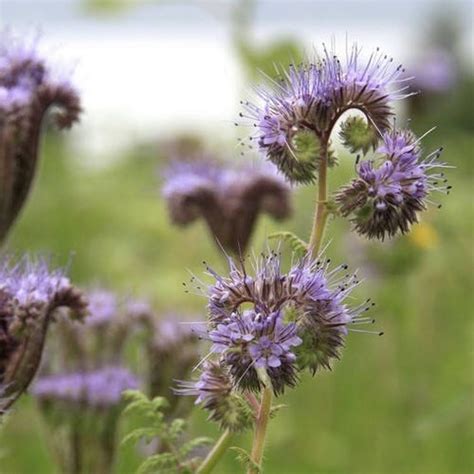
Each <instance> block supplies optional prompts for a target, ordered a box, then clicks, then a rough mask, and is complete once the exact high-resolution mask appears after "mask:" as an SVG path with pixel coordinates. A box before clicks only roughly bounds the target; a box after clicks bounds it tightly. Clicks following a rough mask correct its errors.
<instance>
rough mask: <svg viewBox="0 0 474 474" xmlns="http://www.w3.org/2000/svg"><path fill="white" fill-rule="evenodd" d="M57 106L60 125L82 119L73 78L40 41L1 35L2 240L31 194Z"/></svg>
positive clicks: (0, 213) (57, 120) (0, 202)
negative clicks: (47, 123)
mask: <svg viewBox="0 0 474 474" xmlns="http://www.w3.org/2000/svg"><path fill="white" fill-rule="evenodd" d="M53 107H54V112H53V120H54V123H55V124H56V126H57V127H58V128H59V129H66V128H70V127H71V126H72V125H73V123H74V122H76V121H77V120H78V118H79V114H80V111H81V107H80V99H79V95H78V93H77V91H76V90H75V88H74V87H73V86H72V85H71V83H70V81H69V79H68V78H67V77H64V75H61V74H60V73H59V72H55V70H54V68H53V67H52V66H51V65H50V64H48V61H46V60H45V59H43V58H42V57H41V55H40V54H39V52H38V51H37V47H36V45H34V44H33V45H28V44H26V43H24V42H21V41H19V40H18V39H16V38H14V37H12V36H11V35H8V34H6V33H4V34H2V35H0V176H1V182H0V187H1V189H2V192H1V195H0V240H2V239H3V238H4V237H5V236H6V234H7V232H8V229H9V228H10V227H11V225H12V223H13V222H14V220H15V218H16V217H17V215H18V213H19V212H20V210H21V208H22V206H23V204H24V202H25V200H26V198H27V195H28V192H29V189H30V187H31V183H32V180H33V178H34V175H35V170H36V163H37V161H38V152H39V150H38V147H39V142H40V134H41V128H42V124H43V121H44V118H45V116H46V113H47V111H48V110H49V109H51V108H53Z"/></svg>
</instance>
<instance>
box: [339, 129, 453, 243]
mask: <svg viewBox="0 0 474 474" xmlns="http://www.w3.org/2000/svg"><path fill="white" fill-rule="evenodd" d="M377 151H378V153H380V154H381V158H380V160H379V161H378V162H376V161H373V160H366V161H362V162H361V163H360V164H359V165H358V166H357V175H358V176H357V178H356V179H354V180H353V181H352V182H351V183H350V184H349V185H348V186H344V187H343V188H342V189H341V190H340V191H339V192H338V193H337V195H336V201H337V203H338V204H339V209H340V212H341V214H342V215H343V216H345V217H347V216H350V218H351V221H352V222H353V224H354V228H355V230H356V231H357V232H358V233H359V234H361V235H363V236H366V237H368V238H376V239H380V240H384V239H385V238H386V237H393V236H395V235H396V234H398V233H402V234H404V233H406V232H408V231H409V229H410V226H411V225H412V224H414V223H416V222H418V215H419V213H420V212H422V211H424V210H425V209H426V208H427V203H428V202H429V195H430V193H432V192H433V191H440V192H446V193H447V192H449V189H450V188H451V187H450V186H447V185H446V179H445V178H444V175H443V173H442V172H440V171H438V170H440V169H441V168H444V167H446V165H445V164H444V163H440V162H439V161H438V158H439V156H440V154H441V151H442V150H441V149H438V150H436V151H435V152H433V153H431V154H429V155H428V156H426V157H425V158H423V157H422V150H421V147H420V144H419V140H418V139H417V138H416V137H415V136H414V135H413V133H411V132H410V131H408V130H398V129H394V130H391V131H389V132H386V133H385V134H384V135H383V139H382V144H381V146H380V147H379V148H378V150H377Z"/></svg>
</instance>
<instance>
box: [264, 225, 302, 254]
mask: <svg viewBox="0 0 474 474" xmlns="http://www.w3.org/2000/svg"><path fill="white" fill-rule="evenodd" d="M268 238H269V239H281V240H283V241H284V242H286V243H287V244H288V245H289V246H290V247H291V249H292V250H293V252H294V253H295V255H296V256H297V257H299V258H300V257H304V255H305V254H306V253H307V252H308V244H307V243H306V242H305V241H304V240H302V239H300V238H299V237H298V236H297V235H296V234H294V233H293V232H289V231H282V232H275V233H273V234H270V235H269V236H268Z"/></svg>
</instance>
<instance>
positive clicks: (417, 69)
mask: <svg viewBox="0 0 474 474" xmlns="http://www.w3.org/2000/svg"><path fill="white" fill-rule="evenodd" d="M413 72H414V73H413V75H414V81H413V82H414V85H415V86H416V87H419V88H420V89H421V91H422V92H434V93H443V92H449V91H450V90H451V89H453V87H454V86H455V84H456V81H457V79H458V77H457V76H458V71H457V66H456V62H455V60H454V58H453V56H452V54H450V53H449V51H444V50H442V49H438V50H432V51H428V52H427V53H425V54H424V55H423V56H422V57H420V58H418V60H417V63H416V65H415V66H414V68H413Z"/></svg>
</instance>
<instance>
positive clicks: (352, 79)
mask: <svg viewBox="0 0 474 474" xmlns="http://www.w3.org/2000/svg"><path fill="white" fill-rule="evenodd" d="M403 73H404V69H403V68H402V66H401V65H398V66H397V65H395V64H394V63H393V59H392V58H389V57H387V56H385V55H383V54H382V53H381V52H380V51H379V50H378V49H377V51H375V52H374V53H373V54H372V55H371V56H370V57H369V58H368V60H366V61H364V60H362V59H361V57H360V48H359V47H358V46H357V45H354V46H353V47H352V49H351V50H350V52H348V54H347V58H346V61H345V62H341V61H340V60H339V58H338V57H337V56H336V55H335V54H332V53H331V52H330V51H328V50H327V49H326V47H324V51H323V55H322V57H319V58H317V59H316V61H315V62H314V63H313V64H302V65H299V66H293V65H291V66H290V68H289V70H288V71H282V79H281V81H279V82H274V84H273V86H274V87H273V88H268V87H260V88H259V89H257V93H258V95H259V96H260V98H261V99H262V101H263V104H262V105H255V104H252V103H250V102H245V103H243V106H244V109H245V112H244V113H242V114H241V116H242V117H246V118H248V119H250V120H252V121H253V122H254V126H255V128H256V129H257V131H256V133H255V136H253V137H252V139H256V140H257V141H258V145H259V148H260V150H262V151H263V152H264V153H265V154H266V156H267V158H268V159H269V160H270V161H272V162H273V163H274V164H276V165H277V166H278V168H279V169H280V171H282V172H283V173H284V174H285V175H286V176H287V177H288V179H290V180H291V181H294V182H302V183H305V182H312V181H314V180H315V178H316V170H317V169H318V157H319V154H320V151H321V147H323V146H324V147H327V145H328V142H329V137H330V134H331V131H332V129H333V127H334V125H335V123H336V122H337V120H338V119H339V117H341V115H342V114H343V113H344V112H345V111H346V110H349V109H358V110H360V111H361V112H363V113H364V114H365V116H366V118H367V121H368V123H369V125H370V127H372V128H375V129H378V130H380V131H385V130H387V129H388V128H389V126H390V121H389V118H390V116H391V115H392V113H393V112H392V108H391V101H393V100H397V99H402V98H405V97H407V96H408V95H410V94H409V93H408V92H407V86H404V85H403V83H404V82H405V81H407V80H408V78H403V77H402V76H403Z"/></svg>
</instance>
